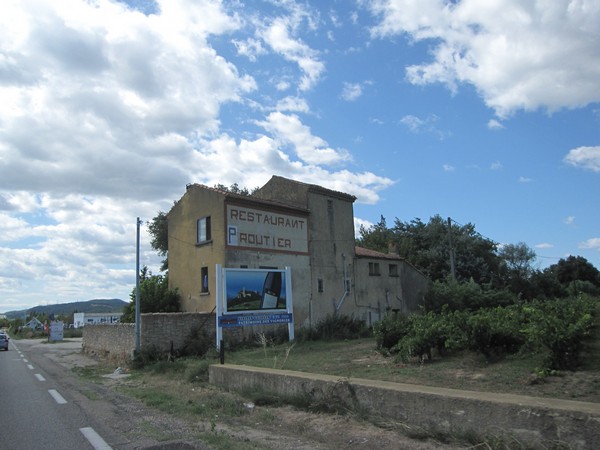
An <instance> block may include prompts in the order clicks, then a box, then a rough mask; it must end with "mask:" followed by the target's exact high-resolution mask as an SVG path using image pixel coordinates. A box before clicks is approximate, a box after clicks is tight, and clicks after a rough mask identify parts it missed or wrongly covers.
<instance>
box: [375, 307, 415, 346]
mask: <svg viewBox="0 0 600 450" xmlns="http://www.w3.org/2000/svg"><path fill="white" fill-rule="evenodd" d="M409 326H410V321H409V319H408V317H407V316H405V315H402V314H398V313H394V314H388V315H386V316H385V317H384V318H383V319H382V320H380V321H379V322H377V323H375V325H373V335H374V336H375V341H376V345H377V349H378V350H385V351H390V350H391V349H392V348H393V347H394V346H395V345H396V344H398V342H399V341H400V339H402V338H403V337H404V336H406V334H407V333H408V331H409Z"/></svg>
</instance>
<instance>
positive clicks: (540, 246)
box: [534, 242, 554, 250]
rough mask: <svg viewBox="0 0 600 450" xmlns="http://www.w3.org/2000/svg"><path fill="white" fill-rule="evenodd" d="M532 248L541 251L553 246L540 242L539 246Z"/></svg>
mask: <svg viewBox="0 0 600 450" xmlns="http://www.w3.org/2000/svg"><path fill="white" fill-rule="evenodd" d="M534 247H535V248H539V249H541V250H545V249H548V248H554V245H552V244H549V243H547V242H542V243H541V244H536V245H534Z"/></svg>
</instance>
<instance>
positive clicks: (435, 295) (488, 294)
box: [424, 280, 517, 312]
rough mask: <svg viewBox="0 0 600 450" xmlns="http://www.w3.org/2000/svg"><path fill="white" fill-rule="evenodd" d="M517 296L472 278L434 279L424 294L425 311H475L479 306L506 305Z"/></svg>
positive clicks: (515, 299)
mask: <svg viewBox="0 0 600 450" xmlns="http://www.w3.org/2000/svg"><path fill="white" fill-rule="evenodd" d="M516 301H517V297H516V296H515V295H514V294H513V293H511V292H510V291H508V290H506V289H492V288H490V287H489V286H487V285H480V284H478V283H476V282H474V281H473V280H471V281H468V282H462V283H459V282H456V281H435V282H434V283H433V284H432V286H431V289H430V290H429V292H428V293H427V295H426V296H425V302H424V307H425V310H426V311H434V312H442V310H443V309H444V308H447V309H448V310H449V311H476V310H478V309H480V308H493V307H496V306H508V305H511V304H513V303H515V302H516Z"/></svg>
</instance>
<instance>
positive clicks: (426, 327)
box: [391, 309, 466, 361]
mask: <svg viewBox="0 0 600 450" xmlns="http://www.w3.org/2000/svg"><path fill="white" fill-rule="evenodd" d="M464 322H465V314H464V313H462V312H459V311H454V312H448V311H447V310H446V309H444V311H443V312H442V313H440V314H436V313H434V312H431V311H430V312H428V313H426V314H422V315H417V314H415V315H412V316H410V317H409V319H408V328H407V333H406V334H405V335H404V336H403V337H402V338H401V339H400V340H399V342H398V344H396V345H395V346H394V347H393V348H392V349H391V353H397V354H398V358H399V359H401V360H403V361H407V360H408V359H410V358H412V357H418V358H419V359H420V360H421V361H423V360H425V359H426V358H427V359H429V360H431V359H432V350H433V349H437V351H438V354H440V355H443V354H445V353H447V352H448V351H455V350H461V349H463V348H464V347H465V346H466V337H465V334H464V332H463V328H462V327H463V325H464Z"/></svg>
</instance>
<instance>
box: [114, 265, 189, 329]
mask: <svg viewBox="0 0 600 450" xmlns="http://www.w3.org/2000/svg"><path fill="white" fill-rule="evenodd" d="M129 298H130V302H129V304H127V305H126V306H125V308H124V309H123V316H122V317H121V321H122V322H125V323H131V322H135V299H136V292H135V288H133V290H132V292H131V294H130V295H129ZM179 311H181V298H180V296H179V293H178V292H177V289H169V277H168V274H167V275H152V272H150V271H149V270H148V267H146V266H144V267H143V268H142V270H140V313H155V312H179Z"/></svg>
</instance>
